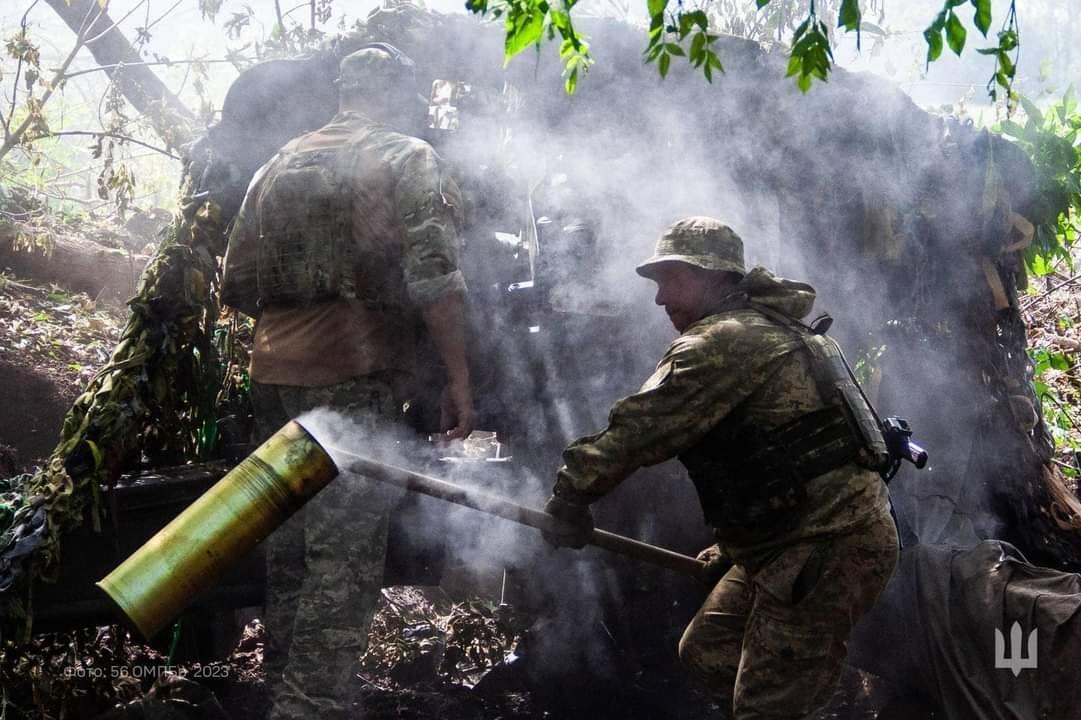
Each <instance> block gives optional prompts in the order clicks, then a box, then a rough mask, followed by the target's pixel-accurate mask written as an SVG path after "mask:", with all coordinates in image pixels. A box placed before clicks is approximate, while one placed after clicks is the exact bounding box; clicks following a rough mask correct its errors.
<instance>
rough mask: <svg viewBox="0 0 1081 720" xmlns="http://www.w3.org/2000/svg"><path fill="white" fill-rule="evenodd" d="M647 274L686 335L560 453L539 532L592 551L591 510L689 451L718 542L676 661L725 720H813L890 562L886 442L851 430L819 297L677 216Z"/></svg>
mask: <svg viewBox="0 0 1081 720" xmlns="http://www.w3.org/2000/svg"><path fill="white" fill-rule="evenodd" d="M637 272H638V274H640V275H642V276H644V277H647V278H650V279H652V280H654V281H655V282H656V283H657V296H656V302H657V304H658V305H661V306H663V307H664V308H665V311H666V312H667V313H668V316H669V318H670V319H671V320H672V324H673V325H674V326H675V327H676V329H677V330H678V331H679V332H680V336H679V337H678V338H677V339H676V340H675V341H674V342H673V343H672V344H671V346H670V347H669V348H668V350H667V352H666V353H665V355H664V357H663V358H661V361H660V363H658V365H657V369H656V371H655V372H654V373H653V375H652V376H651V377H650V378H648V379H647V380H646V381H645V383H644V384H643V385H642V387H641V388H640V389H639V390H638V392H637V393H635V394H633V395H631V396H629V397H626V398H624V399H623V400H620V401H619V402H617V403H616V404H615V406H614V407H613V408H612V410H611V413H610V414H609V416H608V425H607V427H605V428H604V429H603V430H601V431H600V432H598V433H596V434H593V435H589V436H586V437H583V438H581V439H579V440H576V441H574V442H573V443H571V444H570V445H569V446H568V447H567V448H566V450H565V451H564V452H563V466H562V467H560V468H559V471H558V472H557V477H556V482H555V485H554V487H553V490H552V497H551V498H550V499H549V501H548V504H547V505H546V507H545V509H546V511H548V512H549V513H550V514H551V515H553V516H555V517H556V518H558V519H560V520H562V521H563V524H562V530H560V531H558V532H553V533H548V534H547V535H546V537H547V538H548V540H549V542H551V543H552V544H554V545H556V546H569V547H582V546H583V545H584V543H585V540H586V539H587V538H588V536H589V533H590V532H591V531H592V528H593V520H592V515H591V513H590V510H589V505H590V503H592V502H595V501H596V500H598V499H600V498H601V497H602V496H604V495H605V494H607V493H608V492H611V491H612V490H613V489H615V488H616V487H617V486H618V485H619V484H620V483H621V482H622V481H623V480H624V479H625V478H626V477H628V476H629V475H630V474H631V473H633V472H634V471H635V470H636V469H638V468H640V467H644V466H649V465H654V464H657V463H659V462H662V461H664V460H667V459H669V458H674V457H678V458H679V460H680V461H681V462H682V463H683V465H684V467H686V469H687V471H688V474H689V475H690V477H691V479H692V480H693V482H694V484H695V487H696V489H697V491H698V495H699V499H700V500H701V504H702V509H703V514H704V516H705V520H706V524H707V525H708V526H711V527H712V528H713V532H714V537H715V538H716V540H717V544H716V545H713V546H712V547H710V548H707V549H706V550H704V551H703V552H702V553H701V554H700V555H699V559H700V560H702V561H703V563H704V567H703V576H704V577H703V579H704V580H707V581H708V582H709V584H710V586H711V587H712V592H711V593H710V594H709V597H708V598H707V599H706V601H705V603H704V604H703V605H702V607H701V609H700V610H699V611H698V613H697V615H696V616H695V617H694V619H693V620H692V621H691V623H690V625H688V627H687V629H686V631H685V632H684V634H683V637H682V639H681V640H680V643H679V656H680V659H681V660H682V661H683V663H684V664H685V665H686V666H687V667H688V669H689V670H691V671H692V672H693V673H694V674H695V675H696V676H697V677H698V678H699V679H701V680H703V681H704V682H705V683H706V684H707V686H708V688H709V689H710V690H711V691H712V693H713V695H714V696H715V698H716V699H717V700H718V702H719V703H720V705H721V708H722V710H723V711H724V716H725V717H734V718H736V720H759V719H764V718H771V719H772V720H781V719H782V718H790V719H792V720H795V718H804V717H806V716H809V715H810V714H811V713H812V712H813V711H814V710H816V709H817V708H819V707H821V706H822V705H824V704H825V703H826V702H827V701H828V699H829V697H830V695H831V694H832V690H833V687H834V686H835V684H836V682H837V680H838V679H839V677H840V672H841V665H842V661H843V660H844V657H845V641H846V639H847V638H848V636H849V634H850V632H851V629H852V626H853V624H854V623H855V621H856V620H857V619H858V618H859V617H860V615H862V614H863V613H865V612H867V610H869V609H870V607H871V606H872V605H873V603H874V601H875V599H876V598H877V597H878V594H879V593H880V592H881V591H882V589H883V588H884V587H885V585H886V582H887V581H888V580H889V578H890V575H891V574H892V572H893V569H894V567H895V565H896V560H897V544H896V543H897V534H896V529H895V527H894V524H893V520H892V518H891V517H890V514H889V506H888V495H887V492H886V488H885V485H884V483H883V482H882V479H881V478H880V477H879V475H878V473H877V472H875V471H874V470H872V469H870V463H869V462H865V460H864V458H865V457H877V456H875V455H874V453H875V452H877V451H878V448H879V443H880V442H881V435H880V434H877V433H878V430H877V426H875V427H873V428H871V430H870V433H871V434H872V435H874V437H870V436H867V437H865V436H864V435H863V434H861V433H862V431H863V430H864V428H863V426H862V425H860V426H858V427H857V426H855V425H853V423H851V422H850V421H849V420H848V417H849V413H851V414H854V415H857V416H861V417H862V416H863V415H864V414H867V413H868V412H869V406H867V405H866V401H865V400H861V399H860V398H859V397H856V398H855V399H852V398H850V397H849V395H851V394H852V393H851V392H850V390H853V389H854V386H853V385H852V384H851V383H848V380H847V377H841V376H839V375H838V374H837V373H836V372H835V369H836V364H835V363H834V362H833V360H832V358H835V357H837V356H838V354H839V349H838V348H837V346H836V344H835V343H834V341H833V340H832V339H830V338H827V337H826V336H825V335H823V334H821V333H819V332H817V331H812V330H811V329H810V328H808V327H807V326H805V325H803V324H802V323H800V322H799V318H803V317H806V316H807V315H808V314H809V313H810V311H811V308H812V305H813V303H814V299H815V292H814V288H812V287H811V286H810V285H807V284H805V283H799V282H793V281H790V280H785V279H783V278H780V277H777V276H776V275H773V274H772V273H770V272H769V271H768V270H765V269H764V268H761V267H756V268H753V269H752V270H750V271H747V270H746V267H745V265H744V259H743V242H742V240H741V239H740V237H739V235H737V234H736V233H735V232H734V231H733V230H732V229H731V228H730V227H728V226H727V225H725V224H723V223H722V222H720V221H719V220H715V219H713V218H709V217H688V218H684V219H682V220H679V221H677V222H675V223H674V224H672V225H671V226H669V227H668V228H667V229H666V230H665V231H664V233H663V234H662V235H661V237H660V238H659V239H658V241H657V244H656V249H655V252H654V254H653V255H652V256H651V257H649V258H648V259H646V260H645V261H644V262H642V263H641V264H640V265H639V266H638V267H637ZM838 398H843V402H844V406H843V407H842V406H841V404H840V403H841V401H840V400H838ZM860 403H863V404H862V405H861V404H860ZM857 431H859V432H857ZM876 438H877V440H876ZM881 447H882V448H884V444H882V445H881ZM722 575H723V577H722ZM729 713H731V715H729Z"/></svg>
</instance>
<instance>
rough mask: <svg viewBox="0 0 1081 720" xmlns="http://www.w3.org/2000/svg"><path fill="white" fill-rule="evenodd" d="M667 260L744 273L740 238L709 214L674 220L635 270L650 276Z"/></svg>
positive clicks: (702, 267) (745, 272) (708, 268)
mask: <svg viewBox="0 0 1081 720" xmlns="http://www.w3.org/2000/svg"><path fill="white" fill-rule="evenodd" d="M670 262H680V263H685V264H687V265H693V266H694V267H697V268H701V269H703V270H716V271H722V272H730V273H737V274H739V275H741V276H742V275H746V274H747V271H746V270H745V269H744V266H743V240H741V239H740V237H739V235H737V234H736V232H735V231H734V230H733V229H732V228H730V227H728V226H727V225H724V224H722V223H721V222H720V221H718V220H714V219H713V218H711V217H702V216H696V217H689V218H684V219H682V220H678V221H676V222H675V223H673V224H672V225H671V226H669V227H668V229H667V230H665V231H664V233H663V234H662V235H661V237H660V239H659V240H657V248H656V250H655V251H654V253H653V256H652V257H650V258H648V259H646V260H644V261H643V262H642V263H641V264H639V265H638V267H637V272H638V274H639V275H641V276H642V277H647V278H650V279H652V278H653V277H654V276H655V275H656V270H657V266H659V265H661V264H662V263H670Z"/></svg>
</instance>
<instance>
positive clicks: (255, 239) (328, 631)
mask: <svg viewBox="0 0 1081 720" xmlns="http://www.w3.org/2000/svg"><path fill="white" fill-rule="evenodd" d="M382 54H383V53H379V52H377V53H374V55H375V56H381V55H382ZM372 56H373V53H372V52H371V51H362V52H361V53H354V54H353V55H350V56H348V57H347V58H346V59H345V60H343V62H342V80H343V87H344V86H345V84H346V83H348V82H353V81H355V80H356V78H358V77H366V76H372V77H378V75H379V73H378V72H371V71H372V67H371V58H372ZM358 59H359V60H363V62H360V61H359V60H358ZM377 59H378V57H377ZM354 60H358V61H357V62H354ZM350 63H352V64H350ZM298 157H300V158H305V160H304V161H305V162H313V160H311V158H316V160H314V161H315V162H319V161H320V160H318V158H320V157H325V158H327V162H328V163H330V162H333V163H340V165H337V164H336V165H335V167H342V166H344V167H345V170H344V172H345V173H346V174H345V175H343V177H345V178H347V182H346V183H345V187H344V189H341V186H339V187H338V189H336V190H335V192H342V193H343V196H344V197H345V198H347V199H346V200H343V201H341V202H340V204H339V206H340V207H342V208H344V209H345V211H344V212H343V213H341V214H342V215H343V217H342V219H341V222H338V219H337V218H327V217H321V216H320V217H316V216H313V211H312V208H313V207H318V206H319V203H320V202H322V201H325V200H326V198H325V197H323V195H320V196H319V197H316V198H313V203H312V204H305V207H298V208H295V209H293V208H288V207H286V208H282V207H277V206H275V203H272V202H264V200H267V197H268V196H267V194H266V193H265V192H264V190H265V189H266V188H267V187H268V186H269V185H270V183H271V181H270V180H268V178H272V177H275V173H276V172H280V171H282V168H283V167H286V164H287V163H290V162H293V159H294V158H298ZM302 190H303V188H301V192H299V193H298V196H300V197H303V192H302ZM269 197H281V196H280V195H279V196H274V195H273V194H272V193H271V194H270V195H269ZM335 197H338V196H335ZM335 202H338V201H335ZM330 204H331V205H333V203H330ZM335 207H338V206H335ZM461 207H462V203H461V198H460V195H459V192H458V189H457V186H456V185H455V184H454V182H453V180H452V179H451V178H450V177H449V176H447V175H446V174H445V172H444V171H443V169H442V162H441V160H440V158H439V156H438V155H437V154H436V153H435V151H434V150H433V149H432V148H431V146H430V145H428V144H427V143H425V142H424V141H422V140H419V139H417V138H413V137H409V136H407V135H403V134H401V133H398V132H394V131H392V130H391V129H389V128H388V127H386V126H383V125H381V124H379V123H377V122H375V121H373V120H372V119H371V118H369V117H368V116H366V115H364V114H362V113H359V112H355V111H343V112H340V113H339V114H338V115H337V116H335V117H334V118H333V119H332V120H331V122H330V123H328V124H327V125H325V126H324V127H322V128H320V129H319V130H316V131H313V132H311V133H308V134H306V135H304V136H301V137H300V138H297V139H296V140H293V141H292V142H290V143H289V144H288V145H286V147H285V148H283V149H282V151H281V152H280V153H279V154H278V155H277V156H275V158H273V159H272V160H271V161H270V162H269V163H267V165H266V166H264V167H263V168H262V169H261V170H260V171H259V172H258V173H257V174H256V176H255V178H254V179H253V181H252V184H251V186H250V187H249V189H248V192H247V195H246V197H245V200H244V203H243V205H242V207H241V210H240V213H239V215H238V218H237V222H236V225H235V227H234V230H233V233H232V235H231V237H230V243H229V250H228V253H227V256H226V261H225V278H224V281H223V283H224V286H225V288H226V289H228V291H229V293H228V295H229V297H230V298H232V299H231V300H229V302H230V304H232V305H234V306H236V307H238V308H239V309H241V310H244V311H245V312H249V313H251V314H256V315H257V316H258V322H257V325H256V335H255V342H254V347H253V351H252V364H251V368H250V371H251V378H252V381H253V382H252V401H253V407H254V411H255V416H256V420H257V424H258V431H259V434H260V435H261V437H262V438H266V437H269V436H270V435H271V434H272V433H274V432H275V431H277V430H278V429H279V428H280V427H281V426H282V425H283V424H285V423H286V422H287V421H288V420H290V419H291V418H295V417H297V416H298V415H300V414H302V413H304V412H305V411H306V410H310V409H314V408H318V407H329V408H331V409H334V410H337V411H339V412H341V413H344V414H345V415H346V416H347V417H348V418H350V419H351V420H353V421H354V422H357V423H359V424H360V426H361V427H362V428H363V430H362V432H365V433H370V434H375V433H378V435H379V437H380V439H385V438H386V437H387V435H388V433H391V434H392V433H395V432H397V431H398V430H399V427H398V425H399V419H400V417H401V410H402V404H403V401H404V400H406V399H407V398H408V395H407V394H406V393H407V392H408V386H409V383H410V381H411V379H412V374H413V372H414V365H415V354H416V346H415V344H414V337H413V334H414V330H415V328H416V326H417V315H418V313H417V308H418V306H422V305H429V304H432V303H437V302H440V301H441V300H442V299H443V298H445V297H447V296H448V294H450V293H462V292H464V290H465V284H464V280H463V278H462V274H461V272H460V271H459V269H458V252H459V245H458V238H457V234H456V233H457V231H456V225H457V224H459V223H460V212H461ZM282 222H289V223H290V224H291V225H292V226H293V227H292V228H291V230H290V232H292V233H293V235H292V236H290V237H291V238H292V239H293V240H295V239H297V238H299V239H300V240H301V241H302V242H304V243H308V244H310V246H311V247H310V249H314V250H316V251H317V250H318V249H319V248H320V243H324V241H330V240H334V241H336V242H339V243H340V242H341V241H342V239H343V237H344V239H345V241H346V242H345V243H344V246H345V247H344V249H345V251H346V254H345V256H344V257H343V258H342V261H341V263H339V264H338V265H337V266H334V265H330V266H329V267H330V268H331V270H332V271H335V272H339V271H338V268H344V271H341V272H340V275H341V276H342V279H343V282H342V285H341V287H342V288H343V289H344V291H343V292H342V293H341V294H340V295H334V296H318V297H313V298H309V300H308V301H306V302H305V301H304V300H303V299H302V300H301V301H299V302H289V301H288V299H287V298H288V291H289V289H290V288H288V287H285V286H284V285H285V284H287V283H285V282H279V280H280V279H281V278H287V277H289V275H288V270H289V268H288V267H285V266H278V267H275V268H273V270H275V271H282V272H279V273H278V274H277V275H274V274H273V273H271V274H269V275H268V274H267V267H266V262H265V258H266V257H268V255H267V252H266V251H267V249H268V247H269V248H271V249H273V245H272V243H271V242H270V241H267V240H266V237H267V235H266V234H267V233H271V234H272V233H274V232H275V231H277V230H278V228H276V227H275V224H276V223H282ZM308 222H310V223H312V226H313V227H314V228H318V229H319V230H314V231H312V232H305V227H304V225H305V223H308ZM337 228H344V230H343V231H342V232H344V236H343V235H335V236H334V237H333V238H329V237H324V235H329V234H330V233H331V232H335V231H337ZM271 236H272V235H271ZM291 241H292V240H291ZM261 243H262V244H261ZM307 249H309V248H302V249H301V251H302V252H304V251H306V250H307ZM260 257H262V258H263V259H264V261H263V262H260ZM313 267H315V269H316V270H317V271H319V272H322V271H323V270H322V268H325V267H327V265H326V264H325V263H324V265H323V266H320V265H318V264H313ZM294 277H297V276H295V275H294ZM268 278H269V280H270V282H271V284H268ZM299 281H300V283H301V284H304V282H305V278H303V277H300V278H299ZM273 282H278V285H273V284H272V283H273ZM275 293H279V294H278V295H275ZM224 294H225V292H224V290H223V295H224ZM301 295H303V293H301ZM268 298H269V299H268ZM276 298H279V299H276ZM397 494H398V493H396V492H395V491H392V490H390V489H389V488H388V487H387V486H384V485H382V484H380V483H375V482H367V481H364V480H363V479H361V478H340V479H338V480H336V481H335V482H333V483H331V485H330V486H329V487H327V488H326V489H325V490H323V491H322V492H321V493H320V494H319V495H317V496H316V497H315V498H314V499H313V500H312V501H311V502H310V503H308V505H307V506H306V507H305V508H304V509H303V510H301V511H300V512H298V513H297V515H296V516H295V517H293V518H291V519H290V520H289V521H288V522H287V523H286V524H285V525H284V526H282V527H281V528H279V529H278V530H277V531H276V532H275V533H274V534H273V535H272V536H271V537H270V538H269V540H268V550H267V575H268V580H267V603H266V616H267V617H266V628H267V644H266V651H265V667H266V670H267V682H268V685H269V687H270V691H271V696H272V699H273V708H272V710H271V713H270V717H271V718H272V719H273V720H282V719H285V718H291V719H300V718H345V717H348V716H350V715H351V714H352V712H351V706H352V702H353V700H354V693H355V688H356V687H357V681H356V679H355V677H354V675H355V672H356V669H357V661H358V660H359V658H360V656H361V655H362V654H363V652H364V651H365V649H366V646H367V638H368V629H369V624H370V621H371V618H372V615H373V613H374V611H375V607H376V603H377V601H378V598H379V592H380V588H381V586H382V578H383V567H384V562H385V551H386V536H387V526H388V510H389V508H390V503H391V501H392V499H393V498H394V497H396V496H397Z"/></svg>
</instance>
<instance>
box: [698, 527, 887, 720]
mask: <svg viewBox="0 0 1081 720" xmlns="http://www.w3.org/2000/svg"><path fill="white" fill-rule="evenodd" d="M897 553H898V551H897V531H896V528H895V527H894V523H893V519H892V518H891V517H890V515H889V513H888V512H886V511H882V512H881V513H880V514H876V515H875V516H874V517H873V518H872V519H871V520H870V521H868V522H866V523H861V525H860V526H858V527H856V528H853V529H852V530H851V531H849V532H848V533H847V534H844V535H835V536H830V537H827V538H822V539H819V540H817V541H816V542H808V543H798V544H795V545H792V546H789V547H787V548H785V549H783V550H782V551H780V553H779V554H777V555H776V556H775V557H772V558H770V559H769V560H768V561H766V562H764V563H763V564H762V565H761V566H760V567H754V568H749V567H745V566H742V565H735V566H733V567H732V569H731V570H729V571H728V573H727V574H726V575H725V576H724V577H723V578H722V579H721V581H720V582H718V583H717V585H716V587H714V588H713V591H712V592H711V593H710V594H709V597H708V598H707V599H706V602H705V603H704V604H703V605H702V607H701V608H700V609H699V610H698V613H697V614H696V615H695V617H694V619H693V620H692V621H691V623H690V625H688V626H687V629H686V631H684V633H683V638H682V639H681V640H680V643H679V657H680V660H681V661H682V662H683V663H684V664H685V665H686V666H687V667H688V668H689V669H690V670H691V672H692V673H694V674H695V675H696V676H698V677H699V678H700V679H701V680H703V681H704V682H705V683H706V684H707V685H708V687H709V688H710V690H711V691H712V692H713V694H714V696H715V697H716V699H717V700H718V702H719V703H720V704H721V707H722V708H724V709H725V710H729V711H730V712H731V713H732V714H731V717H733V718H735V720H759V719H763V720H764V719H766V718H771V719H777V720H779V719H781V718H793V719H794V718H804V717H807V716H808V715H809V714H810V713H812V712H813V711H815V710H816V709H818V708H820V707H822V706H823V705H825V704H826V703H827V702H828V701H829V700H830V697H831V696H832V694H833V691H834V689H835V687H836V685H837V681H838V679H839V678H840V676H841V668H842V663H843V662H844V658H845V655H846V653H847V641H848V637H849V634H850V633H851V631H852V627H853V626H854V625H855V623H856V621H857V620H858V619H859V617H860V616H861V615H863V614H864V613H866V612H867V611H868V610H870V609H871V606H872V605H874V603H875V601H876V600H877V598H878V595H879V593H881V592H882V590H883V589H884V588H885V587H886V583H887V582H888V581H889V579H890V576H891V575H892V574H893V571H894V568H895V567H896V564H897Z"/></svg>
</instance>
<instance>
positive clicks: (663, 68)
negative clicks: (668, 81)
mask: <svg viewBox="0 0 1081 720" xmlns="http://www.w3.org/2000/svg"><path fill="white" fill-rule="evenodd" d="M671 64H672V56H671V55H669V54H668V53H663V54H662V55H661V57H660V59H658V60H657V70H658V71H660V73H661V77H662V78H665V77H668V66H669V65H671Z"/></svg>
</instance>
